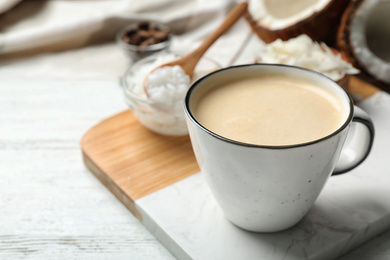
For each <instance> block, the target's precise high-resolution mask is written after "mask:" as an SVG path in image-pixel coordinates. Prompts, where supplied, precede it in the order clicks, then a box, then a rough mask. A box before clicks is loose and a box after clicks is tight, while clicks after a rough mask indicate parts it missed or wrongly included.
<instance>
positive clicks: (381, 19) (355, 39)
mask: <svg viewBox="0 0 390 260" xmlns="http://www.w3.org/2000/svg"><path fill="white" fill-rule="evenodd" d="M350 45H351V47H352V50H353V52H354V55H355V57H356V59H357V60H358V61H359V62H360V64H362V66H363V67H364V69H366V70H367V71H368V72H369V73H370V74H371V75H373V76H374V77H376V78H377V79H379V80H381V81H383V82H386V83H390V0H365V1H363V2H362V3H361V4H360V5H359V7H358V9H357V10H356V12H355V14H354V16H353V17H352V20H351V27H350Z"/></svg>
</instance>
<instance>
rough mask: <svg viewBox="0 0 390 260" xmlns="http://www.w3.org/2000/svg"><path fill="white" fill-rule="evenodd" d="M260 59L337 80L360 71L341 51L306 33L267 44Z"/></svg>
mask: <svg viewBox="0 0 390 260" xmlns="http://www.w3.org/2000/svg"><path fill="white" fill-rule="evenodd" d="M259 61H260V62H263V63H278V64H286V65H293V66H299V67H303V68H307V69H311V70H315V71H317V72H320V73H322V74H324V75H326V76H328V77H329V78H331V79H333V80H335V81H341V80H343V79H344V78H345V76H346V75H354V74H357V73H359V70H357V69H356V68H354V67H353V66H352V65H351V64H350V63H348V62H347V61H345V60H344V59H343V58H342V56H341V55H340V53H338V52H337V51H335V50H333V49H331V48H329V47H328V46H327V45H326V44H325V43H318V42H315V41H312V40H311V39H310V38H309V37H308V36H307V35H305V34H302V35H300V36H298V37H296V38H291V39H290V40H287V41H282V40H280V39H277V40H275V41H274V42H272V43H269V44H266V45H265V47H264V50H263V51H262V52H261V54H260V55H259Z"/></svg>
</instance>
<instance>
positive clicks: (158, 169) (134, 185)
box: [81, 110, 199, 220]
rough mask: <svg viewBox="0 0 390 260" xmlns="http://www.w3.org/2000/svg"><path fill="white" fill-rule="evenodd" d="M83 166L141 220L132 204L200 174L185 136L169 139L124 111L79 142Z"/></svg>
mask: <svg viewBox="0 0 390 260" xmlns="http://www.w3.org/2000/svg"><path fill="white" fill-rule="evenodd" d="M81 149H82V152H83V159H84V163H85V165H86V166H87V167H88V168H89V169H90V171H91V172H92V173H94V174H95V175H96V177H97V178H98V179H99V180H100V181H101V182H102V183H103V184H104V185H105V186H106V187H107V188H108V189H109V190H110V191H111V192H112V193H113V194H114V195H115V196H116V197H117V198H118V199H119V200H120V201H121V202H122V203H123V204H124V205H125V206H126V207H127V208H128V209H129V210H130V211H131V212H132V213H133V214H134V215H135V216H136V217H137V218H139V219H140V220H141V219H142V216H141V214H140V213H139V212H138V211H137V209H136V208H135V204H134V202H135V201H136V200H137V199H139V198H142V197H144V196H146V195H148V194H151V193H153V192H155V191H157V190H160V189H162V188H164V187H166V186H169V185H171V184H173V183H175V182H177V181H179V180H182V179H184V178H186V177H188V176H190V175H192V174H194V173H197V172H199V168H198V165H197V163H196V160H195V156H194V154H193V151H192V147H191V143H190V140H189V137H188V136H182V137H174V136H172V137H168V136H162V135H159V134H155V133H153V132H152V131H150V130H148V129H146V128H145V127H144V126H142V125H141V124H140V123H139V122H138V120H137V118H136V116H135V115H134V114H133V113H132V112H131V111H130V110H126V111H123V112H121V113H119V114H117V115H115V116H113V117H110V118H108V119H106V120H104V121H102V122H101V123H99V124H98V125H96V126H94V127H92V128H91V129H90V130H89V131H88V132H87V133H86V134H85V135H84V137H83V138H82V140H81Z"/></svg>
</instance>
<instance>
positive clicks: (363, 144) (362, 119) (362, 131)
mask: <svg viewBox="0 0 390 260" xmlns="http://www.w3.org/2000/svg"><path fill="white" fill-rule="evenodd" d="M352 123H353V125H351V126H353V127H354V128H353V129H350V130H352V131H350V132H349V133H348V136H347V140H346V142H345V145H344V147H343V150H342V151H341V155H340V158H339V161H338V162H337V165H336V168H335V170H334V171H333V174H332V175H338V174H342V173H346V172H348V171H350V170H352V169H353V168H355V167H356V166H358V165H359V164H361V163H362V162H363V161H364V160H365V159H366V158H367V156H368V155H369V153H370V151H371V148H372V144H373V142H374V135H375V129H374V124H373V123H372V121H371V119H370V117H369V116H368V115H367V113H366V112H364V111H363V110H362V109H360V108H359V107H357V106H354V114H353V118H352Z"/></svg>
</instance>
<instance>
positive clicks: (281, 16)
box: [248, 0, 331, 30]
mask: <svg viewBox="0 0 390 260" xmlns="http://www.w3.org/2000/svg"><path fill="white" fill-rule="evenodd" d="M329 2H331V0H249V7H248V8H249V12H250V13H251V15H252V17H253V19H254V20H256V21H257V22H258V23H259V24H260V25H262V26H264V27H267V28H269V29H270V30H279V29H283V28H287V27H289V26H292V25H294V24H296V23H297V22H299V21H302V20H305V19H306V18H308V17H310V16H312V15H313V13H315V12H319V11H321V10H322V9H323V8H324V7H325V6H327V5H328V3H329Z"/></svg>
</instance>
